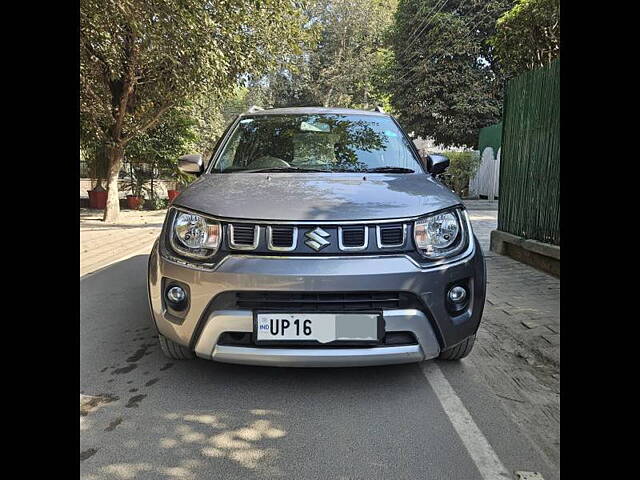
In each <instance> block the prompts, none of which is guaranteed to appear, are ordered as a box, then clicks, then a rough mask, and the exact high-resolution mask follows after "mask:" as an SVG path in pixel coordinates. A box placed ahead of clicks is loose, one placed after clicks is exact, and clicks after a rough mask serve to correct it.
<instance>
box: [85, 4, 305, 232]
mask: <svg viewBox="0 0 640 480" xmlns="http://www.w3.org/2000/svg"><path fill="white" fill-rule="evenodd" d="M303 22H304V18H303V17H302V15H301V11H300V9H299V8H297V7H296V6H295V5H294V4H293V3H292V2H291V1H289V0H263V1H261V2H255V1H253V0H215V1H212V0H82V2H81V5H80V93H81V96H80V109H81V115H82V119H83V122H82V124H83V126H84V128H85V129H88V130H90V131H91V132H93V136H95V137H99V138H100V140H101V141H102V142H103V144H104V145H105V148H106V149H107V151H108V159H109V171H108V175H107V185H108V198H107V207H106V209H105V214H104V220H105V221H106V222H114V221H116V220H117V217H118V214H119V210H120V209H119V201H118V173H119V171H120V168H121V166H122V159H123V155H124V151H125V148H126V146H127V144H128V143H129V142H131V141H132V140H133V139H135V138H136V137H138V136H140V135H142V134H144V133H145V132H146V131H148V130H149V129H151V128H153V127H154V126H155V125H157V124H158V122H159V121H160V120H161V118H162V116H163V115H164V114H165V113H167V112H169V111H171V110H172V109H173V108H175V107H176V106H179V105H183V104H184V102H185V101H186V100H188V99H190V98H192V97H194V96H197V95H202V94H204V93H206V94H208V95H211V96H214V97H220V98H222V97H224V95H223V94H224V93H225V92H226V91H227V90H228V89H229V88H230V87H232V86H233V85H234V84H235V83H236V80H237V79H238V77H239V76H240V75H242V74H247V73H257V72H263V71H264V70H266V69H267V68H269V67H270V66H271V65H273V64H274V63H275V59H276V58H277V57H278V56H279V55H281V54H282V53H283V52H285V53H288V52H291V51H295V50H296V49H298V48H299V43H300V42H301V41H302V38H303V29H302V25H303Z"/></svg>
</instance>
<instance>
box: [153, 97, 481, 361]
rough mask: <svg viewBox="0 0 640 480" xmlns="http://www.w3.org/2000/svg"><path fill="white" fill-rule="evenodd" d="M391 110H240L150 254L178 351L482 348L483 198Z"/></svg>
mask: <svg viewBox="0 0 640 480" xmlns="http://www.w3.org/2000/svg"><path fill="white" fill-rule="evenodd" d="M448 165H449V161H448V160H447V159H446V158H445V157H442V156H435V155H433V156H426V157H424V158H421V157H420V155H419V153H418V151H417V150H416V148H415V146H414V145H413V143H412V142H411V141H410V139H409V138H408V136H407V135H406V134H405V132H404V131H403V130H402V129H401V127H400V126H399V124H398V123H397V121H396V120H395V119H394V118H393V117H391V116H389V115H387V114H385V113H383V112H380V111H373V112H372V111H363V110H351V109H334V108H317V107H313V108H281V109H271V110H260V111H251V112H248V113H245V114H242V115H240V116H239V117H238V118H236V119H235V121H234V122H233V123H232V124H231V125H230V126H229V128H228V129H227V130H226V132H225V133H224V134H223V135H222V137H221V138H220V140H219V141H218V144H217V145H216V146H215V149H214V153H213V155H212V157H211V159H210V161H209V162H208V164H207V166H206V168H205V167H204V166H203V161H202V158H201V157H200V156H198V155H187V156H184V157H182V158H181V159H180V161H179V168H180V169H181V170H182V171H183V172H187V173H191V174H193V175H196V176H198V177H199V178H198V179H197V180H196V181H194V182H193V183H192V184H191V185H190V186H189V187H188V188H187V189H186V190H185V191H183V192H182V193H181V194H180V195H179V196H178V197H177V198H176V199H175V200H174V201H173V204H172V205H171V206H170V208H169V210H168V212H167V216H166V219H165V222H164V226H163V229H162V232H161V234H160V236H159V238H158V240H157V241H156V242H155V244H154V246H153V250H152V252H151V255H150V257H149V270H148V286H149V288H148V293H149V304H150V308H151V314H152V317H153V321H154V322H155V326H156V327H157V330H158V336H159V341H160V345H161V346H162V350H163V352H164V353H165V354H166V355H167V356H169V357H171V358H173V359H189V358H194V357H195V356H198V357H201V358H205V359H210V360H215V361H219V362H228V363H239V364H250V365H270V366H302V367H324V366H336V367H337V366H364V365H385V364H396V363H408V362H419V361H423V360H427V359H431V358H441V359H448V360H457V359H460V358H463V357H465V356H466V355H468V354H469V352H470V351H471V349H472V347H473V343H474V340H475V335H476V331H477V330H478V326H479V324H480V318H481V316H482V310H483V308H484V300H485V288H486V287H485V284H486V274H485V264H484V258H483V255H482V251H481V249H480V245H479V243H478V240H477V239H476V237H475V235H474V234H473V231H472V229H471V224H470V222H469V218H468V216H467V212H466V210H465V208H464V206H463V204H462V202H461V200H460V198H458V197H457V196H456V195H455V194H454V193H452V192H451V191H450V189H448V188H447V187H446V186H445V185H443V184H442V183H441V182H440V181H439V180H438V179H437V178H436V176H437V174H439V173H442V172H443V171H444V170H445V168H446V167H447V166H448Z"/></svg>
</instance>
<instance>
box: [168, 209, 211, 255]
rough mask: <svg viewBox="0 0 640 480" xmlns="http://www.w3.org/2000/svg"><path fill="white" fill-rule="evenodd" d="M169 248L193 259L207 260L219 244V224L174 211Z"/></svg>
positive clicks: (191, 214)
mask: <svg viewBox="0 0 640 480" xmlns="http://www.w3.org/2000/svg"><path fill="white" fill-rule="evenodd" d="M169 234H170V239H171V246H172V247H173V248H174V250H176V251H177V252H179V253H181V254H183V255H186V256H189V257H194V258H208V257H211V256H212V255H214V254H215V253H216V251H217V250H218V247H219V246H220V243H221V237H222V227H221V226H220V223H219V222H216V221H215V220H211V219H209V218H206V217H203V216H202V215H198V214H196V213H190V212H182V211H176V213H175V215H174V217H173V222H172V224H171V232H169Z"/></svg>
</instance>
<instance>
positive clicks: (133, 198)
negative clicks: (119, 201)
mask: <svg viewBox="0 0 640 480" xmlns="http://www.w3.org/2000/svg"><path fill="white" fill-rule="evenodd" d="M141 200H142V198H141V197H138V196H137V195H127V207H129V208H130V209H131V210H139V209H140V201H141Z"/></svg>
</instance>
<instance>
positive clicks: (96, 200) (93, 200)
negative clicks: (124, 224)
mask: <svg viewBox="0 0 640 480" xmlns="http://www.w3.org/2000/svg"><path fill="white" fill-rule="evenodd" d="M87 193H88V194H89V208H94V209H98V210H104V209H105V207H106V206H107V192H106V191H105V192H103V191H100V190H98V191H95V190H87Z"/></svg>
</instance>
